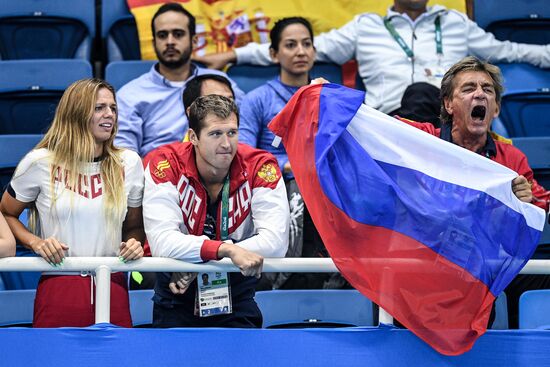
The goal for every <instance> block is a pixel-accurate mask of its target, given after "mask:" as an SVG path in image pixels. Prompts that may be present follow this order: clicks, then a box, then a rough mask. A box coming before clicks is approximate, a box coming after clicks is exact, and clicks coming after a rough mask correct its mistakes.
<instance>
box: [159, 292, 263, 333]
mask: <svg viewBox="0 0 550 367" xmlns="http://www.w3.org/2000/svg"><path fill="white" fill-rule="evenodd" d="M262 322H263V318H262V313H261V312H260V309H259V308H258V305H257V304H256V302H255V301H254V300H253V299H250V300H245V301H241V302H239V303H238V304H233V313H231V314H228V315H216V316H210V317H199V316H195V315H194V314H193V313H192V312H190V305H183V304H173V305H159V304H158V303H155V305H154V307H153V327H155V328H173V327H228V328H261V327H262Z"/></svg>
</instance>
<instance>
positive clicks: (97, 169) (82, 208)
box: [1, 79, 144, 327]
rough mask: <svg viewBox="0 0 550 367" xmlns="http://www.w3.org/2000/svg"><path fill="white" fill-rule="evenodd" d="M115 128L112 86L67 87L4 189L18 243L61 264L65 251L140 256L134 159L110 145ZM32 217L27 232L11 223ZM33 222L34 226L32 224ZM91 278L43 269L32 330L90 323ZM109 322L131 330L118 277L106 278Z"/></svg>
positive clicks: (139, 177) (95, 82)
mask: <svg viewBox="0 0 550 367" xmlns="http://www.w3.org/2000/svg"><path fill="white" fill-rule="evenodd" d="M116 132H117V109H116V102H115V91H114V90H113V88H112V87H111V86H110V85H109V84H107V83H106V82H104V81H102V80H99V79H84V80H79V81H77V82H75V83H73V84H72V85H71V86H69V87H68V88H67V90H66V91H65V93H64V94H63V96H62V97H61V100H60V102H59V105H58V107H57V110H56V113H55V117H54V120H53V122H52V125H51V127H50V128H49V130H48V132H47V133H46V135H45V136H44V138H43V139H42V141H41V142H40V143H39V144H38V145H37V146H36V148H35V149H34V150H32V151H31V152H30V153H29V154H27V156H25V157H24V158H23V160H22V161H21V162H20V163H19V166H18V167H17V170H16V172H15V174H14V177H13V178H12V181H11V182H10V185H9V186H8V190H6V192H5V193H4V195H3V197H2V202H1V210H2V213H3V214H4V215H5V216H6V220H7V222H8V224H9V226H10V228H11V230H12V232H13V233H14V235H15V237H16V238H17V240H18V241H20V242H21V243H22V244H23V245H24V246H26V247H28V248H29V249H32V250H33V251H34V252H35V253H37V254H38V255H40V256H42V258H44V259H45V260H46V261H48V262H49V263H50V264H51V265H52V266H55V267H57V266H60V265H61V264H63V260H64V259H65V257H67V256H119V257H120V259H121V261H128V260H135V259H139V258H141V257H142V256H143V249H142V246H141V242H142V241H143V238H144V232H143V219H142V210H141V200H142V196H143V168H142V164H141V160H140V158H139V156H138V155H137V154H136V153H134V152H132V151H128V150H122V149H118V148H116V147H115V146H114V145H113V140H114V137H115V135H116ZM25 207H31V208H33V210H34V211H35V213H37V214H38V216H37V217H38V219H37V220H36V221H31V227H34V230H33V232H34V233H33V232H30V231H29V230H27V228H25V226H23V224H22V223H21V222H20V221H19V220H18V218H19V215H20V214H21V212H22V211H23V210H24V209H25ZM32 222H35V223H32ZM94 295H95V287H94V282H93V277H91V276H89V275H87V274H80V273H76V274H75V273H61V275H60V273H54V272H51V273H48V272H47V273H44V274H42V277H41V278H40V282H39V284H38V289H37V293H36V300H35V307H34V320H33V326H34V327H60V326H78V327H83V326H89V325H91V324H93V323H94V318H95V317H94V302H95V301H94ZM111 322H112V323H113V324H116V325H119V326H124V327H131V325H132V321H131V317H130V312H129V305H128V291H127V285H126V279H125V276H124V275H123V274H121V273H115V274H113V275H112V278H111Z"/></svg>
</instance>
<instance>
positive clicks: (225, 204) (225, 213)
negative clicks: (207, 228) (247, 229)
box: [220, 175, 229, 241]
mask: <svg viewBox="0 0 550 367" xmlns="http://www.w3.org/2000/svg"><path fill="white" fill-rule="evenodd" d="M228 227H229V175H227V176H226V177H225V180H224V182H223V188H222V215H221V223H220V240H222V241H225V240H227V239H228V238H229V231H228Z"/></svg>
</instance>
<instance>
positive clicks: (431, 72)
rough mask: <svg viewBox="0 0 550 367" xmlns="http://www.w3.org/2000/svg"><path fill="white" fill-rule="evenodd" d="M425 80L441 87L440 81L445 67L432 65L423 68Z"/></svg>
mask: <svg viewBox="0 0 550 367" xmlns="http://www.w3.org/2000/svg"><path fill="white" fill-rule="evenodd" d="M424 72H425V74H426V81H427V82H428V83H430V84H432V85H433V86H435V87H437V88H441V81H442V80H443V76H444V75H445V69H444V68H443V67H441V66H440V65H432V66H431V67H427V68H425V69H424Z"/></svg>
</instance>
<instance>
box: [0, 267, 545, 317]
mask: <svg viewBox="0 0 550 367" xmlns="http://www.w3.org/2000/svg"><path fill="white" fill-rule="evenodd" d="M381 261H385V262H388V261H389V262H392V261H396V260H387V259H381ZM406 261H407V263H408V264H409V265H410V264H411V262H412V263H416V262H415V261H411V260H410V259H407V260H406ZM417 265H418V266H419V267H422V262H421V261H418V264H417ZM4 271H47V272H60V273H61V272H75V271H77V272H80V271H87V272H93V273H95V277H96V300H95V311H96V316H95V317H96V318H95V322H96V323H108V322H109V321H110V298H111V294H110V292H111V287H110V281H111V276H110V275H111V273H112V272H114V271H122V272H130V271H143V272H163V271H166V272H184V271H189V272H213V271H226V272H239V269H238V268H237V267H236V266H235V265H233V263H231V260H229V259H223V260H220V261H211V262H208V263H204V264H191V263H187V262H184V261H179V260H174V259H167V258H160V257H147V258H142V259H140V260H136V261H131V262H129V263H123V262H121V261H120V260H119V259H118V257H67V258H65V261H64V263H63V265H61V266H59V267H53V266H51V265H50V264H48V263H47V262H46V261H45V260H43V259H42V258H39V257H7V258H3V259H0V272H4ZM263 271H264V272H294V273H310V272H314V273H332V272H338V269H337V268H336V266H335V265H334V262H333V261H332V259H328V258H284V259H265V260H264V265H263ZM521 274H550V260H530V261H529V262H528V263H527V265H526V266H525V267H524V268H523V269H522V270H521ZM379 320H380V322H382V323H386V324H389V323H392V322H393V318H392V317H391V315H389V314H388V313H387V312H385V311H384V310H383V309H382V308H380V314H379Z"/></svg>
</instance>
